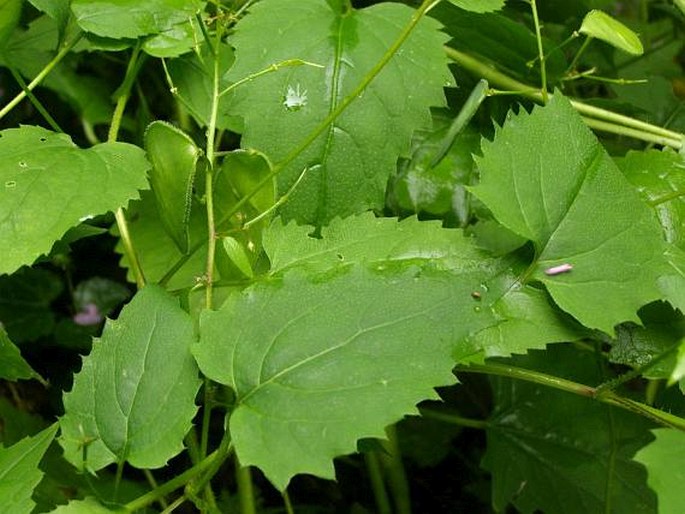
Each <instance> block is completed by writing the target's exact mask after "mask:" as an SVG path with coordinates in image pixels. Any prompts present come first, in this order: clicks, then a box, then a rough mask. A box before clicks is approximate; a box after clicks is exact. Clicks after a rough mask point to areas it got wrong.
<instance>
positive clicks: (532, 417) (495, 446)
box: [483, 345, 657, 514]
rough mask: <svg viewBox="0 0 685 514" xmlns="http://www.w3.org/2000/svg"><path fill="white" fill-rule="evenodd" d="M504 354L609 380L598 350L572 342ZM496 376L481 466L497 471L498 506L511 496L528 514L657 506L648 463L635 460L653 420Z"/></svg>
mask: <svg viewBox="0 0 685 514" xmlns="http://www.w3.org/2000/svg"><path fill="white" fill-rule="evenodd" d="M504 362H505V363H506V364H511V365H513V366H517V367H520V368H525V369H534V370H536V371H541V372H544V373H548V374H550V375H552V376H556V377H561V378H567V379H570V380H574V381H576V382H580V383H584V384H597V383H600V382H603V381H604V380H605V377H603V376H602V374H601V371H600V369H601V367H600V365H599V364H598V362H597V360H596V355H595V354H594V353H592V352H587V351H585V350H579V349H576V348H574V347H573V346H571V345H552V346H550V347H549V348H548V349H547V351H545V352H542V351H532V352H530V353H529V354H528V355H527V356H516V357H514V358H512V359H507V360H506V361H504ZM491 382H492V386H493V396H494V403H495V407H494V411H493V413H492V415H491V417H490V419H489V422H488V429H487V451H486V454H485V457H484V460H483V467H484V468H485V469H487V470H489V471H490V472H491V473H492V502H493V506H494V508H495V511H497V512H504V511H505V510H506V509H505V507H506V506H507V504H508V503H510V502H511V503H512V504H513V505H514V506H515V507H516V509H517V512H521V513H523V514H532V513H534V512H546V513H552V512H553V513H555V514H601V513H605V512H616V513H618V512H626V513H627V512H630V513H631V514H653V513H654V512H656V501H657V500H656V497H655V495H654V494H653V493H652V492H651V491H650V490H649V488H648V487H647V484H646V476H645V475H646V474H645V470H644V468H643V467H642V466H640V465H638V464H637V463H636V462H634V461H633V460H632V456H633V454H634V452H635V450H636V448H639V447H640V446H642V445H644V444H645V443H647V442H648V441H649V440H650V438H651V436H650V433H649V428H651V427H652V424H651V422H650V421H649V420H647V419H645V418H644V417H641V416H636V415H634V414H632V413H630V412H626V411H623V410H618V409H614V408H612V407H609V406H606V405H603V404H601V403H598V402H596V401H593V400H592V399H590V398H583V397H581V396H577V395H574V394H569V393H567V392H565V391H557V390H554V389H551V388H549V387H547V386H541V385H537V384H534V383H530V382H524V381H521V380H515V379H509V378H493V379H491ZM570 498H573V501H570V500H569V499H570ZM609 507H610V508H609Z"/></svg>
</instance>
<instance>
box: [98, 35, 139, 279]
mask: <svg viewBox="0 0 685 514" xmlns="http://www.w3.org/2000/svg"><path fill="white" fill-rule="evenodd" d="M140 49H141V44H140V43H138V44H137V45H136V46H135V48H134V49H133V53H132V54H131V59H130V60H129V62H128V66H127V68H126V75H125V76H124V81H123V83H122V85H121V87H120V88H119V97H118V98H117V103H116V105H115V106H114V113H113V114H112V122H111V124H110V126H109V132H108V134H107V142H108V143H114V142H115V141H116V140H117V137H118V135H119V127H120V126H121V119H122V118H123V116H124V110H125V109H126V104H127V103H128V99H129V97H130V95H131V88H132V87H133V83H134V80H135V77H136V75H137V73H138V70H139V69H140V67H139V60H138V57H139V56H140ZM114 218H115V219H116V222H117V227H118V229H119V236H120V237H121V242H122V243H123V245H124V254H125V255H126V258H127V259H128V262H129V266H130V267H131V269H132V270H133V275H134V276H135V279H136V285H137V286H138V288H139V289H140V288H142V287H143V286H144V285H145V275H144V274H143V268H142V267H141V265H140V261H139V260H138V254H137V253H136V250H135V247H134V245H133V239H132V238H131V234H130V232H129V230H128V222H127V221H126V215H125V214H124V209H122V208H121V207H119V208H118V209H117V210H116V212H115V213H114Z"/></svg>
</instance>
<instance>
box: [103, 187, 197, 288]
mask: <svg viewBox="0 0 685 514" xmlns="http://www.w3.org/2000/svg"><path fill="white" fill-rule="evenodd" d="M199 207H200V206H198V205H195V208H193V209H192V210H191V213H190V221H189V233H190V246H191V247H195V246H196V245H199V250H197V251H196V252H195V253H193V254H190V255H189V256H184V254H183V253H181V251H180V250H179V249H178V246H176V243H174V241H173V239H171V236H169V234H168V233H167V231H166V230H165V229H164V227H163V226H162V222H161V221H160V218H159V214H158V212H157V205H156V202H155V199H154V197H153V195H152V192H150V191H143V193H142V194H141V200H139V201H133V202H131V205H130V207H129V209H128V210H127V218H128V219H129V223H128V225H129V232H130V233H131V238H132V239H133V241H134V242H135V246H136V253H137V254H138V260H139V261H140V265H141V267H142V268H143V270H144V271H145V278H146V279H147V280H148V281H150V282H153V283H154V282H159V281H160V280H161V279H162V277H164V275H165V274H166V273H167V272H168V271H169V270H170V269H171V267H172V266H174V265H175V264H176V263H177V262H179V261H180V260H181V259H183V258H187V260H186V261H185V262H184V263H183V265H182V266H181V268H180V269H179V270H178V272H177V273H176V274H175V275H174V276H173V277H172V279H171V280H170V281H169V283H168V284H167V285H168V287H169V288H170V289H182V288H186V287H192V286H194V285H195V284H197V278H198V277H201V276H202V275H203V274H204V273H205V268H206V264H207V245H206V244H205V243H204V242H206V241H207V216H206V214H205V211H204V209H202V208H199ZM116 251H117V252H118V253H119V254H121V255H122V257H121V266H123V267H124V268H127V269H128V274H127V278H128V280H129V281H130V282H135V275H134V274H133V272H132V270H131V269H130V267H129V262H128V259H127V257H126V256H125V254H124V250H123V243H122V242H121V241H119V243H118V244H117V246H116Z"/></svg>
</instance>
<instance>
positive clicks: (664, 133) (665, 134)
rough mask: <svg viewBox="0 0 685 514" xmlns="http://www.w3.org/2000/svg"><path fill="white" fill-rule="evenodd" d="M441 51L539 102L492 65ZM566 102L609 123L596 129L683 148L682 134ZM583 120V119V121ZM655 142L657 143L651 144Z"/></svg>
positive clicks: (526, 88) (538, 95) (536, 94)
mask: <svg viewBox="0 0 685 514" xmlns="http://www.w3.org/2000/svg"><path fill="white" fill-rule="evenodd" d="M445 52H446V53H447V55H448V57H449V58H450V59H452V60H453V61H455V62H456V63H458V64H459V65H460V66H461V67H463V68H464V69H466V70H467V71H469V72H470V73H472V74H474V75H476V76H478V77H482V78H484V79H486V80H487V81H488V82H489V83H490V84H493V85H495V86H497V87H501V88H503V89H507V90H510V91H515V92H517V93H519V94H520V95H521V96H523V97H525V98H528V99H530V100H533V101H535V102H541V101H542V94H541V92H540V91H537V90H535V89H534V88H532V87H531V86H529V85H528V84H524V83H522V82H519V81H518V80H516V79H513V78H511V77H509V76H508V75H506V74H504V73H502V72H501V71H499V70H498V69H496V68H495V67H494V66H492V65H490V64H486V63H484V62H482V61H481V60H478V59H476V58H474V57H472V56H470V55H469V54H466V53H464V52H461V51H459V50H455V49H454V48H450V47H445ZM570 102H571V105H572V106H573V107H574V108H575V109H576V110H577V111H578V112H579V113H580V114H582V115H585V116H586V117H592V118H597V119H596V120H595V121H594V123H601V121H602V120H604V121H606V122H609V123H605V124H602V126H601V127H599V126H597V129H598V130H607V131H614V132H615V131H617V130H622V129H624V128H632V129H635V130H630V131H629V132H626V131H622V132H621V134H622V135H626V136H627V135H629V136H630V137H635V138H636V139H640V140H643V141H648V142H657V143H659V144H664V145H667V146H671V147H673V148H675V149H676V150H680V149H682V148H683V147H685V135H684V134H680V133H678V132H674V131H672V130H668V129H665V128H662V127H659V126H656V125H652V124H651V123H647V122H644V121H640V120H636V119H634V118H631V117H629V116H624V115H622V114H617V113H615V112H612V111H608V110H606V109H601V108H599V107H595V106H592V105H588V104H585V103H583V102H581V101H579V100H573V99H570ZM585 119H586V120H587V118H585ZM655 139H658V140H657V141H655Z"/></svg>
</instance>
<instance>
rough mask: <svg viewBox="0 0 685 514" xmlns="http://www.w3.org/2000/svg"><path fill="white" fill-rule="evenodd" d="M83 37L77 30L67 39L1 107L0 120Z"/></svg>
mask: <svg viewBox="0 0 685 514" xmlns="http://www.w3.org/2000/svg"><path fill="white" fill-rule="evenodd" d="M82 37H83V32H79V33H78V34H76V36H74V38H73V39H71V40H70V41H68V42H67V43H66V44H65V45H64V46H63V47H62V49H61V50H60V51H59V52H57V55H55V57H53V58H52V60H51V61H50V62H49V63H47V64H46V65H45V67H44V68H43V69H42V70H40V72H38V75H36V77H35V78H34V79H33V80H32V81H31V82H29V84H28V86H26V89H23V90H22V91H21V92H20V93H18V94H17V96H15V97H14V98H13V99H12V100H10V102H9V103H8V104H7V105H5V107H3V108H2V109H0V120H1V119H2V118H3V117H4V116H5V115H6V114H7V113H8V112H10V111H11V110H12V109H14V108H15V107H16V106H17V105H18V104H19V102H21V101H22V100H23V99H24V98H26V93H27V92H28V91H33V90H34V89H35V87H36V86H38V84H40V83H41V82H42V81H43V79H44V78H45V77H47V76H48V74H49V73H50V72H51V71H52V70H53V69H54V68H55V66H57V65H58V64H59V63H60V61H61V60H62V59H64V57H65V56H66V55H67V54H68V53H69V52H71V49H72V48H74V46H75V45H76V43H78V42H79V41H80V39H81V38H82Z"/></svg>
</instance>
